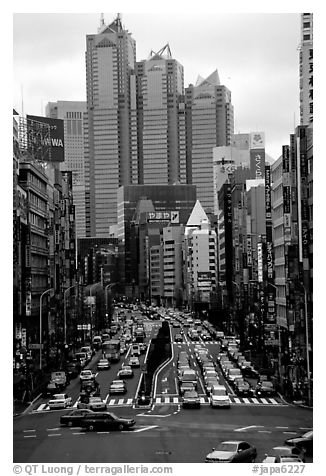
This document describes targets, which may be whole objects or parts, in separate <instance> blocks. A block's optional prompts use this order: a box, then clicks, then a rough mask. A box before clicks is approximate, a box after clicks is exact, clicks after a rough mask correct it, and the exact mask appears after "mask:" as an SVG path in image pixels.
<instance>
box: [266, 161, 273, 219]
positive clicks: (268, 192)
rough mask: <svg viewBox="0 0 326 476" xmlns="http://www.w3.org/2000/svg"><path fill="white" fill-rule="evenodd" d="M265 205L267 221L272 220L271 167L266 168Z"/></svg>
mask: <svg viewBox="0 0 326 476" xmlns="http://www.w3.org/2000/svg"><path fill="white" fill-rule="evenodd" d="M265 204H266V220H271V219H272V199H271V167H270V165H266V166H265Z"/></svg>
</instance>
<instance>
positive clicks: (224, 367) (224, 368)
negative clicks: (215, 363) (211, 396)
mask: <svg viewBox="0 0 326 476" xmlns="http://www.w3.org/2000/svg"><path fill="white" fill-rule="evenodd" d="M234 368H235V367H234V364H233V363H232V362H223V364H222V372H223V374H224V376H226V375H227V373H228V369H234Z"/></svg>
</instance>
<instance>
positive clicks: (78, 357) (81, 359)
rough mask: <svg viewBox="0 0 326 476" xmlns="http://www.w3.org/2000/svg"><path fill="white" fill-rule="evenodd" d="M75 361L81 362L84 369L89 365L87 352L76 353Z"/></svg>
mask: <svg viewBox="0 0 326 476" xmlns="http://www.w3.org/2000/svg"><path fill="white" fill-rule="evenodd" d="M75 359H76V360H77V361H78V362H79V365H80V367H81V368H84V367H85V365H86V363H87V355H86V353H85V352H76V354H75Z"/></svg>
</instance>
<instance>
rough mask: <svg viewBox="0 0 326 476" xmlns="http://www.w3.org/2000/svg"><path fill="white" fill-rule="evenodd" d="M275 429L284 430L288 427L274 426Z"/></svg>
mask: <svg viewBox="0 0 326 476" xmlns="http://www.w3.org/2000/svg"><path fill="white" fill-rule="evenodd" d="M275 428H278V429H279V430H286V429H287V428H289V427H288V426H276V427H275Z"/></svg>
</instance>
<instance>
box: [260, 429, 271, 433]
mask: <svg viewBox="0 0 326 476" xmlns="http://www.w3.org/2000/svg"><path fill="white" fill-rule="evenodd" d="M258 433H272V432H271V431H269V430H258Z"/></svg>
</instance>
